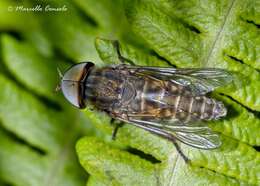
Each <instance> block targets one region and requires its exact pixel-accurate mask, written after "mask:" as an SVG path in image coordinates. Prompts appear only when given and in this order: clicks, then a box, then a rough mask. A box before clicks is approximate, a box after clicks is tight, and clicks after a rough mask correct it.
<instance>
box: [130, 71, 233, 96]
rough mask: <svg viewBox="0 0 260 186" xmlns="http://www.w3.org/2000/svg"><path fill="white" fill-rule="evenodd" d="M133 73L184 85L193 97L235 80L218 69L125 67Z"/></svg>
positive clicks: (226, 72) (227, 73) (229, 74)
mask: <svg viewBox="0 0 260 186" xmlns="http://www.w3.org/2000/svg"><path fill="white" fill-rule="evenodd" d="M125 68H127V69H129V70H130V71H132V72H135V73H138V74H143V75H149V76H153V77H156V78H158V79H162V80H168V81H171V82H173V83H176V84H179V85H182V86H184V87H186V88H187V89H188V90H190V91H191V92H192V94H193V95H204V94H206V93H208V92H211V91H213V90H214V89H216V88H218V87H221V86H224V85H227V84H228V83H230V82H231V81H232V79H233V77H232V75H231V73H230V72H228V71H226V70H224V69H218V68H204V69H200V68H194V69H193V68H183V69H176V68H159V67H145V66H139V67H138V66H125Z"/></svg>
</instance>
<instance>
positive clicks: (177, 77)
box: [60, 50, 232, 162]
mask: <svg viewBox="0 0 260 186" xmlns="http://www.w3.org/2000/svg"><path fill="white" fill-rule="evenodd" d="M118 51H119V50H118ZM119 59H120V61H121V62H122V64H118V65H111V66H106V67H102V68H97V67H95V65H94V64H93V63H92V62H83V63H79V64H76V65H73V66H72V67H71V68H69V69H68V70H67V71H66V72H65V74H64V76H63V75H61V76H62V77H61V83H60V89H61V90H62V92H63V95H64V96H65V98H66V99H67V100H68V101H69V102H70V103H71V104H72V105H74V106H75V107H77V108H80V109H83V108H85V107H86V106H87V105H88V104H90V105H92V106H94V108H96V109H97V110H99V111H104V112H106V113H107V114H108V115H110V116H111V117H112V118H113V119H115V120H119V121H123V122H126V123H129V124H132V125H134V126H137V127H140V128H142V129H145V130H147V131H149V132H151V133H154V134H157V135H159V136H161V137H163V138H166V139H168V140H170V141H171V142H173V144H174V145H175V147H176V149H177V151H178V153H179V154H180V155H181V156H182V157H183V159H184V160H185V161H186V162H187V161H188V158H187V157H186V156H185V155H184V153H183V152H182V151H181V149H180V147H179V146H178V144H177V142H176V141H177V140H178V141H181V142H182V143H185V144H187V145H190V146H192V147H196V148H200V149H214V148H217V147H219V146H220V145H221V141H220V138H219V135H218V134H217V133H214V132H213V131H211V129H210V128H209V127H208V126H207V123H206V121H209V120H217V119H219V118H221V117H224V116H225V115H226V113H227V110H226V108H225V106H224V105H223V103H222V102H220V101H217V100H215V99H213V98H210V97H208V96H207V95H206V94H207V93H209V92H211V91H213V90H214V89H215V88H217V87H220V86H223V85H226V84H228V83H230V82H231V80H232V76H231V74H230V73H229V72H227V71H225V70H223V69H217V68H201V69H199V68H198V69H196V68H194V69H193V68H183V69H176V68H162V67H148V66H134V65H133V63H132V62H131V61H130V60H128V59H126V58H124V57H122V56H121V55H120V53H119ZM126 62H130V63H131V65H127V64H126ZM117 129H118V125H117V126H116V127H115V129H114V133H113V136H114V137H115V136H116V131H117Z"/></svg>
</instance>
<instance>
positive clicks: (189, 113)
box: [166, 95, 226, 122]
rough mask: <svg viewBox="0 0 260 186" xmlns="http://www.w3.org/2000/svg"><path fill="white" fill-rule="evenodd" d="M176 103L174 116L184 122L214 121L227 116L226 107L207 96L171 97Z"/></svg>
mask: <svg viewBox="0 0 260 186" xmlns="http://www.w3.org/2000/svg"><path fill="white" fill-rule="evenodd" d="M166 99H168V100H169V99H172V102H174V108H175V110H174V113H173V114H174V116H175V118H177V119H179V120H180V121H183V122H189V121H194V120H195V121H196V120H213V119H218V118H220V117H222V116H225V115H226V108H225V107H224V105H223V104H222V103H221V102H219V101H216V100H214V99H211V98H208V97H206V96H196V97H192V96H183V95H177V96H170V97H168V98H166Z"/></svg>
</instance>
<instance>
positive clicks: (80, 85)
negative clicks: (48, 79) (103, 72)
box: [61, 62, 94, 109]
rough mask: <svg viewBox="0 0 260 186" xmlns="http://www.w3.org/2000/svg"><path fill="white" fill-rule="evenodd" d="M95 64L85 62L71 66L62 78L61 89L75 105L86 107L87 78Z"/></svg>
mask: <svg viewBox="0 0 260 186" xmlns="http://www.w3.org/2000/svg"><path fill="white" fill-rule="evenodd" d="M92 67H94V64H93V63H91V62H83V63H79V64H76V65H73V66H72V67H70V68H69V69H68V70H67V71H66V72H65V74H64V76H63V77H62V79H61V90H62V93H63V95H64V97H65V98H66V99H67V100H68V101H69V102H70V103H71V104H72V105H74V106H75V107H77V108H81V109H83V108H85V107H86V105H85V102H84V91H85V90H84V89H85V86H84V84H85V80H86V79H87V76H88V74H89V72H90V71H91V69H92Z"/></svg>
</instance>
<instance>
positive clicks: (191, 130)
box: [120, 117, 221, 149]
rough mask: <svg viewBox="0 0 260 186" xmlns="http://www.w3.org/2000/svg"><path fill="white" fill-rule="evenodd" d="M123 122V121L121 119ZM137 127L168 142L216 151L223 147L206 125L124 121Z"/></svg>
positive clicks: (215, 134) (153, 120) (154, 120)
mask: <svg viewBox="0 0 260 186" xmlns="http://www.w3.org/2000/svg"><path fill="white" fill-rule="evenodd" d="M120 120H122V119H120ZM123 121H125V122H127V123H131V124H133V125H135V126H138V127H140V128H143V129H145V130H148V131H150V132H152V133H155V134H157V135H160V136H162V137H164V138H166V139H168V140H172V141H174V140H176V139H177V140H179V141H181V142H182V143H184V144H187V145H190V146H192V147H195V148H199V149H215V148H218V147H219V146H220V145H221V141H220V138H219V135H218V134H217V133H214V132H212V130H211V129H210V128H209V127H207V126H206V123H203V122H202V123H195V124H194V125H193V124H181V123H179V122H170V121H163V122H162V121H161V122H158V119H156V118H154V119H147V118H142V117H129V118H128V120H123Z"/></svg>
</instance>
